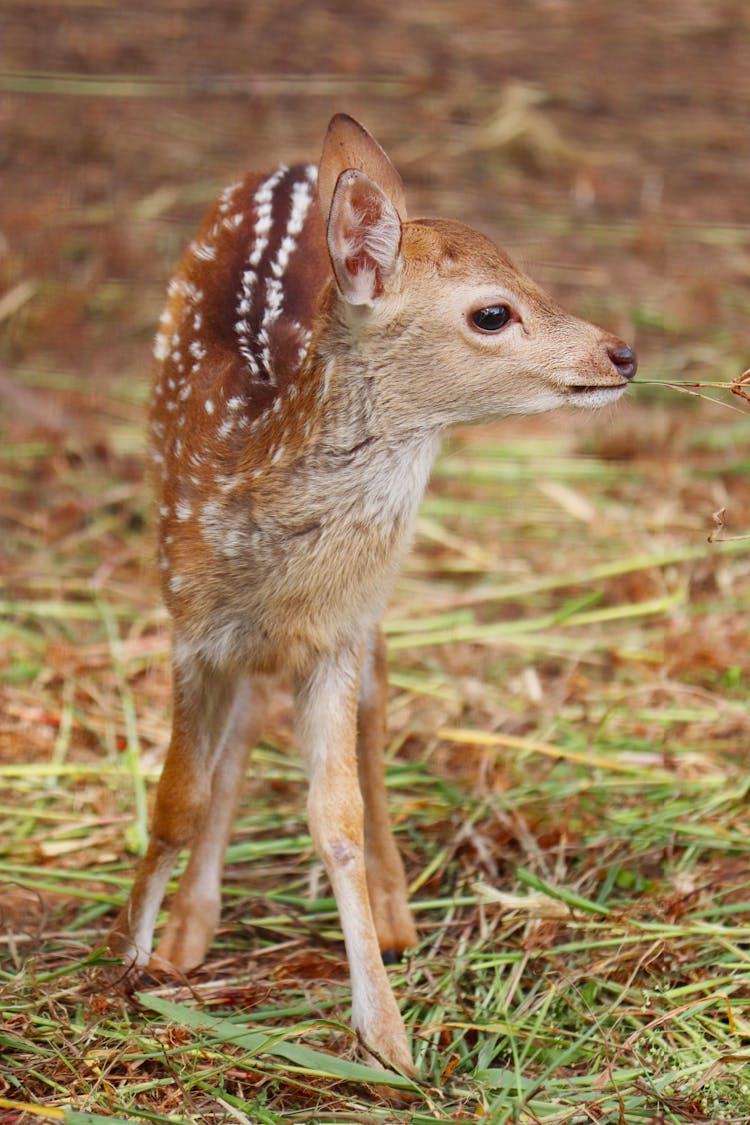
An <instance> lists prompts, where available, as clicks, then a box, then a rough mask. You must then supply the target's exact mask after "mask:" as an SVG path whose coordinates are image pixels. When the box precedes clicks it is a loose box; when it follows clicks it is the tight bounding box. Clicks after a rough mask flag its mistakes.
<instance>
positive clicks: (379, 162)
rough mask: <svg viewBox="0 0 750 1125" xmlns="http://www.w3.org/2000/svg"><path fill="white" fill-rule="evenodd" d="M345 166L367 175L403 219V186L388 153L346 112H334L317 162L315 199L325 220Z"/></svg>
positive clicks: (404, 220) (345, 168) (404, 214)
mask: <svg viewBox="0 0 750 1125" xmlns="http://www.w3.org/2000/svg"><path fill="white" fill-rule="evenodd" d="M348 168H354V169H355V171H357V172H364V174H365V175H366V176H369V178H370V179H371V180H372V181H373V183H376V184H377V185H378V187H379V188H381V189H382V191H384V192H385V194H386V195H387V196H388V198H389V199H390V201H391V203H392V204H393V206H394V208H395V209H396V211H397V212H398V217H399V219H400V220H401V222H402V223H405V222H406V200H405V198H404V185H403V183H402V180H401V177H400V176H399V174H398V172H397V171H396V169H395V168H394V167H393V165H392V164H391V161H390V160H389V158H388V156H387V155H386V153H385V152H384V151H383V149H382V148H381V147H380V145H379V144H378V142H377V141H376V140H375V139H374V137H371V136H370V134H369V133H368V132H367V130H366V129H365V128H364V127H363V126H362V125H360V123H359V122H358V121H355V120H354V118H353V117H349V115H348V114H347V113H337V114H336V116H335V117H332V118H331V122H330V124H329V126H328V132H327V133H326V138H325V140H324V142H323V151H322V153H321V156H320V163H319V165H318V199H319V201H320V209H321V211H322V212H323V222H324V223H327V222H328V217H329V215H330V213H331V203H332V201H333V193H334V191H335V190H336V184H337V183H338V181H339V176H340V175H341V173H342V172H346V170H347V169H348Z"/></svg>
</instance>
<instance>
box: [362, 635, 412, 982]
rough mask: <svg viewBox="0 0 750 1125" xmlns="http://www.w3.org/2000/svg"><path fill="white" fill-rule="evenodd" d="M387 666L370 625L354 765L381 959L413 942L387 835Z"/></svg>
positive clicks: (400, 871)
mask: <svg viewBox="0 0 750 1125" xmlns="http://www.w3.org/2000/svg"><path fill="white" fill-rule="evenodd" d="M387 699H388V665H387V657H386V650H385V639H384V637H383V634H382V631H381V630H380V628H379V627H378V628H376V629H374V630H373V633H372V637H371V639H370V643H369V645H368V647H367V651H366V653H365V659H364V663H363V666H362V679H361V685H360V692H359V712H358V715H357V767H358V771H359V784H360V788H361V790H362V797H363V800H364V804H365V866H366V868H367V886H368V890H369V894H370V905H371V906H372V913H373V918H374V919H375V929H376V930H377V934H378V940H379V941H380V949H381V951H382V953H383V957H384V959H385V960H388V961H390V960H393V959H395V957H396V956H397V955H398V954H399V953H403V951H404V950H405V949H408V948H409V946H411V945H416V941H417V934H416V931H415V929H414V922H413V920H412V916H411V911H410V910H409V900H408V894H407V887H406V876H405V874H404V865H403V863H402V862H401V856H400V855H399V852H398V848H397V847H396V841H395V840H394V839H393V832H392V830H391V821H390V816H389V814H388V796H387V790H386V787H385V766H384V760H383V751H384V748H385V730H386V704H387Z"/></svg>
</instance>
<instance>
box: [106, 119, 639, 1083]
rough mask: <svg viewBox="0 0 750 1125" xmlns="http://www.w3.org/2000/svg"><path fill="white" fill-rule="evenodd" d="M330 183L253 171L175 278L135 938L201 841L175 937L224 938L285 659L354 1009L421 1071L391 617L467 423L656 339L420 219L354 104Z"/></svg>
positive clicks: (137, 945) (174, 956)
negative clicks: (616, 331) (252, 771)
mask: <svg viewBox="0 0 750 1125" xmlns="http://www.w3.org/2000/svg"><path fill="white" fill-rule="evenodd" d="M311 183H312V173H311V170H310V169H309V168H308V169H306V168H302V167H301V168H293V169H290V170H283V169H282V170H279V171H278V172H276V173H274V174H273V176H272V177H270V178H264V177H258V176H251V177H248V178H246V179H245V180H244V181H243V182H241V183H240V184H238V185H235V186H234V187H233V188H231V189H228V190H227V192H225V193H223V194H222V196H221V197H220V200H219V201H218V202H217V204H216V206H215V207H214V208H213V209H212V211H211V212H209V215H208V216H207V218H206V220H205V222H204V224H203V226H202V228H201V231H200V232H199V235H198V238H197V240H196V242H195V243H194V244H192V246H191V248H190V250H189V251H188V253H187V254H186V256H185V258H184V259H183V262H182V265H181V267H180V269H179V271H178V273H177V275H176V278H175V280H174V281H173V283H172V285H171V286H170V296H169V300H168V304H167V309H166V311H165V314H164V317H163V318H162V326H161V332H160V335H159V337H158V338H157V355H158V357H159V359H160V365H159V367H158V370H157V376H156V381H155V386H154V395H153V405H152V414H151V434H152V451H153V457H154V461H155V473H154V477H155V482H156V491H157V499H158V505H159V512H160V525H159V532H160V550H161V566H162V571H163V586H164V596H165V600H166V602H167V605H168V607H169V611H170V613H171V615H172V618H173V621H174V718H173V729H172V738H171V742H170V746H169V749H168V752H167V758H166V762H165V765H164V771H163V774H162V778H161V781H160V783H159V788H158V791H157V796H156V805H155V809H154V817H153V826H152V837H151V842H150V845H149V849H148V852H147V854H146V856H145V857H144V860H143V862H142V864H141V867H140V869H139V871H138V874H137V876H136V879H135V883H134V886H133V890H132V892H131V896H130V898H129V900H128V903H127V904H126V906H125V907H124V908H123V910H122V911H121V913H120V915H119V917H118V918H117V920H116V922H115V924H114V927H113V929H112V933H111V936H110V944H111V945H112V947H113V948H114V949H116V950H117V951H118V952H120V953H121V954H122V955H123V956H124V957H126V958H128V959H130V960H132V961H135V962H137V963H139V964H143V963H145V962H147V961H148V958H149V956H150V950H151V941H152V932H153V927H154V922H155V918H156V912H157V910H158V907H159V904H160V902H161V898H162V895H163V893H164V890H165V887H166V884H167V880H168V878H169V875H170V872H171V870H172V866H173V864H174V862H175V860H176V858H177V854H178V852H179V850H180V849H181V848H182V847H191V849H192V851H191V858H190V861H189V863H188V867H187V869H186V871H185V874H184V876H183V878H182V881H181V883H180V886H179V889H178V892H177V895H176V896H175V900H174V903H173V905H172V909H171V913H170V918H169V922H168V924H167V927H166V929H165V932H164V934H163V936H162V939H161V942H160V944H159V947H158V950H157V953H156V954H155V955H154V959H155V962H156V963H158V964H162V965H163V964H165V963H166V964H172V965H175V966H176V967H177V968H179V969H181V970H186V969H189V968H191V967H193V966H194V965H196V964H198V963H199V962H200V961H201V960H202V959H203V957H204V956H205V953H206V950H207V948H208V945H209V943H210V941H211V938H212V935H213V931H214V928H215V926H216V924H217V921H218V917H219V905H220V881H221V865H222V857H223V852H224V848H225V846H226V841H227V839H228V836H229V831H230V827H231V820H232V814H233V810H234V805H235V801H236V792H237V789H238V786H239V782H240V778H241V776H242V773H243V770H244V763H245V747H246V743H247V742H248V741H253V740H254V739H255V738H256V737H257V735H258V733H259V731H260V729H261V724H262V720H263V714H264V711H265V700H266V695H267V692H268V690H269V688H270V681H269V679H268V678H267V677H269V676H271V677H273V678H277V679H283V680H284V681H285V682H286V683H287V684H289V685H290V686H291V688H292V690H293V692H294V695H295V701H296V715H297V719H296V723H297V737H298V741H299V743H300V746H301V748H302V749H303V750H304V751H305V754H306V758H307V763H308V772H309V777H310V796H309V803H308V814H309V823H310V831H311V834H312V838H313V842H314V844H315V847H316V850H317V852H318V854H319V855H320V857H321V859H322V860H323V863H324V864H325V867H326V870H327V872H328V875H329V877H330V880H331V883H332V886H333V889H334V893H335V895H336V898H337V902H338V904H339V908H340V914H341V923H342V929H343V931H344V939H345V942H346V948H347V954H348V957H349V962H350V965H351V973H352V995H353V1016H352V1018H353V1022H354V1024H355V1026H356V1027H357V1028H358V1029H359V1031H360V1032H361V1034H362V1035H363V1037H364V1039H365V1040H366V1041H367V1042H369V1043H370V1044H371V1045H372V1046H373V1048H374V1049H375V1050H376V1051H377V1052H378V1053H379V1054H381V1055H383V1056H385V1057H386V1058H390V1059H392V1060H393V1061H394V1062H396V1063H397V1064H398V1065H399V1066H401V1067H402V1068H403V1069H405V1070H410V1069H411V1067H412V1064H411V1055H410V1052H409V1048H408V1045H407V1040H406V1035H405V1031H404V1027H403V1024H402V1021H401V1017H400V1015H399V1012H398V1009H397V1006H396V1003H395V1000H394V998H393V995H392V993H391V991H390V988H389V985H388V981H387V976H386V974H385V970H384V968H383V964H382V961H381V956H380V954H381V951H393V950H396V951H399V950H402V949H404V948H406V947H407V946H408V945H411V944H412V943H413V942H414V940H415V931H414V925H413V922H412V920H411V915H410V912H409V907H408V903H407V895H406V880H405V877H404V871H403V867H402V864H401V860H400V858H399V856H398V852H397V850H396V847H395V844H394V841H393V837H392V834H391V830H390V826H389V822H388V812H387V802H386V793H385V785H384V780H383V743H384V732H385V702H386V691H387V683H386V661H385V650H384V646H383V641H382V636H381V634H380V631H379V627H378V622H379V620H380V616H381V614H382V611H383V608H384V606H385V602H386V599H387V596H388V592H389V589H390V585H391V582H392V579H393V575H394V573H395V571H396V568H397V566H398V563H399V561H400V559H401V557H402V555H403V553H404V551H405V550H406V549H407V547H408V544H409V541H410V537H411V533H412V528H413V524H414V519H415V516H416V512H417V507H418V505H419V501H420V499H421V496H422V493H423V491H424V488H425V485H426V483H427V479H428V475H429V471H430V467H431V464H432V460H433V458H434V455H435V453H436V451H437V448H438V443H439V439H440V435H441V433H442V431H443V429H444V428H445V427H446V426H448V425H450V424H452V423H454V422H465V421H471V420H475V419H479V418H483V417H486V416H497V415H504V414H512V413H528V412H533V411H537V410H547V409H553V408H555V407H557V406H561V405H565V404H567V403H572V404H577V405H583V406H596V405H600V404H601V403H603V402H604V401H607V400H608V399H612V398H615V397H617V396H618V395H619V394H620V393H621V392H622V390H623V389H624V387H625V385H626V383H627V380H628V379H629V378H630V377H631V375H632V373H633V371H634V358H633V357H632V353H630V352H629V351H628V350H627V349H625V345H623V344H622V343H621V341H619V340H617V339H616V338H615V337H612V336H610V335H608V334H606V333H603V332H602V331H601V330H600V329H598V328H595V327H594V326H593V325H590V324H586V323H584V322H582V321H578V320H576V319H575V318H573V317H571V316H569V315H568V314H567V313H565V312H564V311H563V310H562V309H560V308H559V307H558V306H556V305H555V304H554V302H553V301H552V300H550V298H548V297H547V296H546V295H545V294H544V293H543V292H542V291H541V290H540V289H539V288H538V287H537V286H536V285H535V284H534V282H532V281H531V280H530V279H529V278H527V277H525V276H524V275H523V274H522V273H521V272H520V271H518V270H517V269H516V268H515V267H514V266H513V264H512V262H511V261H510V259H509V258H508V257H507V256H506V255H505V254H504V253H503V252H502V251H501V250H499V249H498V248H497V247H496V246H495V245H494V244H493V243H492V242H491V241H490V240H489V239H487V238H485V237H484V236H483V235H481V234H479V233H478V232H476V231H473V230H472V229H471V228H469V227H466V226H463V225H462V224H460V223H456V222H449V221H447V220H435V219H431V220H425V219H418V220H415V221H408V220H406V218H405V215H406V211H405V206H404V201H403V187H402V185H401V181H400V178H399V177H398V173H397V172H396V171H395V169H394V168H393V166H392V165H391V164H390V161H388V158H387V157H386V156H385V154H384V153H383V151H382V149H380V147H379V146H377V145H376V144H375V142H374V141H373V140H372V138H370V137H369V136H368V134H367V133H366V132H365V131H364V130H363V129H362V127H361V126H359V125H357V123H356V122H352V121H351V119H348V118H342V117H339V118H334V120H333V122H332V123H331V126H330V129H329V133H328V135H327V138H326V142H325V145H324V150H323V156H322V158H321V166H320V184H321V192H320V201H321V204H322V207H323V214H322V215H321V213H319V211H318V209H317V207H316V206H315V204H314V201H313V202H312V205H310V203H311V199H312V194H311V193H312V189H311V186H310V185H311ZM334 276H335V279H336V280H335V281H334ZM498 305H502V306H504V307H507V308H508V310H509V314H508V324H507V326H506V327H503V328H502V330H501V331H498V332H489V333H488V332H482V331H479V330H477V328H476V326H475V325H474V324H473V321H472V313H473V312H475V311H476V310H478V309H483V308H489V307H493V306H498Z"/></svg>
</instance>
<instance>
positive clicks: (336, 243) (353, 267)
mask: <svg viewBox="0 0 750 1125" xmlns="http://www.w3.org/2000/svg"><path fill="white" fill-rule="evenodd" d="M400 246H401V221H400V219H399V216H398V212H397V211H396V208H395V207H394V206H393V204H392V203H391V201H390V199H389V198H388V196H387V195H386V194H385V192H384V191H383V190H382V188H380V187H379V186H378V185H377V184H375V183H373V181H372V180H371V179H370V177H369V176H366V175H365V174H364V172H357V171H355V170H354V169H353V168H349V169H347V170H346V171H345V172H342V173H341V175H340V176H339V178H338V183H337V184H336V190H335V191H334V193H333V200H332V202H331V213H330V216H329V219H328V253H329V254H330V256H331V265H332V266H333V272H334V274H335V275H336V281H337V283H338V287H339V289H340V291H341V295H342V296H343V297H344V298H345V300H347V301H348V302H349V304H351V305H374V304H375V302H376V301H377V299H378V298H379V297H380V296H382V294H383V290H384V288H385V283H386V282H387V281H388V279H389V278H390V277H392V276H393V274H394V273H395V272H396V271H397V269H398V267H399V263H400V259H399V248H400Z"/></svg>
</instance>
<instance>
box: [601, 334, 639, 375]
mask: <svg viewBox="0 0 750 1125" xmlns="http://www.w3.org/2000/svg"><path fill="white" fill-rule="evenodd" d="M607 355H608V356H609V358H610V359H611V360H612V362H613V363H614V365H615V367H616V368H617V370H618V372H619V374H620V375H622V377H623V379H632V378H633V376H634V375H635V373H636V371H637V370H638V360H637V359H636V356H635V352H634V351H633V349H632V348H629V347H628V345H627V344H619V343H618V344H610V346H609V347H608V348H607Z"/></svg>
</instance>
